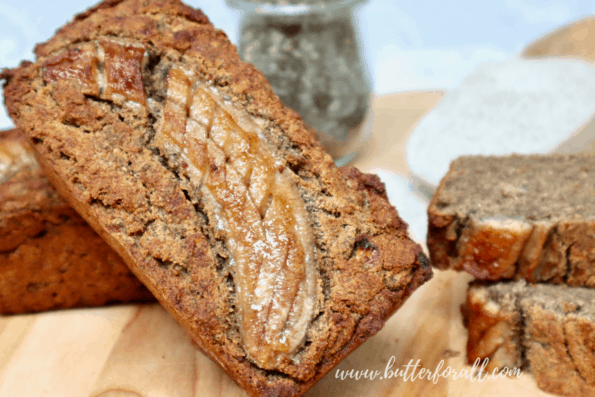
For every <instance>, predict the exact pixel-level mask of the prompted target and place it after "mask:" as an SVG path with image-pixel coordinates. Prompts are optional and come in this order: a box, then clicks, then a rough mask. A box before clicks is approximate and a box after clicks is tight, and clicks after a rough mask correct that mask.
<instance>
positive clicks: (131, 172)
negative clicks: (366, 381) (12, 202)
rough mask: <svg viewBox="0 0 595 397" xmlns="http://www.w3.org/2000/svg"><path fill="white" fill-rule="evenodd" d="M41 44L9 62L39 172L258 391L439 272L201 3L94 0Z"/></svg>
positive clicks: (289, 384)
mask: <svg viewBox="0 0 595 397" xmlns="http://www.w3.org/2000/svg"><path fill="white" fill-rule="evenodd" d="M36 55H37V61H36V62H35V63H23V64H22V65H21V66H20V67H19V68H17V69H14V70H7V71H5V72H4V73H3V74H2V77H3V78H4V79H5V80H6V83H5V91H4V93H5V102H6V105H7V108H8V111H9V114H10V116H11V117H12V118H13V120H14V121H15V123H16V124H17V126H18V127H19V128H20V129H21V130H22V131H24V132H25V134H26V135H27V136H28V138H29V141H30V142H31V144H32V146H33V147H34V149H35V151H36V152H37V155H38V157H39V159H40V162H41V164H42V166H43V167H44V169H45V171H46V174H47V175H48V176H49V178H50V179H51V180H52V182H53V183H54V185H55V186H57V187H58V189H59V191H60V193H61V194H62V195H63V196H64V197H66V198H67V199H68V200H69V202H70V203H71V204H72V205H73V206H74V208H76V210H77V211H78V212H79V213H80V214H81V215H82V216H83V217H84V218H85V219H86V220H87V221H88V222H89V223H90V224H91V225H92V226H93V228H94V229H95V230H96V231H97V232H98V233H99V234H100V235H101V236H102V237H103V238H104V239H105V240H106V241H107V242H108V243H109V244H110V245H111V246H112V247H113V248H114V249H115V250H116V251H117V252H118V253H119V254H121V256H122V257H123V258H124V260H125V261H126V263H127V264H128V265H129V266H130V268H131V269H132V270H133V272H134V273H135V274H136V275H137V276H138V277H139V279H140V280H141V281H142V282H143V283H144V284H145V285H146V286H147V287H148V288H149V289H150V290H151V291H152V292H153V294H154V295H155V296H156V297H157V299H159V301H160V302H161V303H162V304H163V305H164V306H165V307H166V308H167V309H168V310H169V311H170V313H171V314H172V315H173V316H174V317H175V318H176V319H177V321H178V322H179V323H180V324H181V325H182V326H183V327H184V328H185V329H186V330H187V331H188V333H189V334H190V336H191V337H192V338H193V340H194V341H195V342H196V343H197V345H198V346H200V348H201V349H202V350H203V351H205V352H206V353H207V354H208V355H210V356H211V358H212V359H213V360H214V361H215V362H217V363H218V364H219V365H220V366H221V367H222V368H223V369H225V370H226V371H227V373H228V374H229V375H230V376H231V377H232V378H233V379H234V380H235V381H236V382H237V383H238V384H240V385H241V386H242V387H244V388H245V389H246V391H247V392H248V393H249V394H250V395H253V396H297V395H299V394H301V393H303V392H304V391H305V390H307V389H308V388H309V387H310V386H312V384H314V382H316V381H317V380H318V379H319V378H320V377H322V376H323V375H324V374H325V373H327V372H328V371H329V370H330V369H331V368H332V367H333V366H335V365H336V364H337V363H338V362H339V361H340V360H342V359H343V358H344V357H345V356H346V355H347V354H349V353H350V352H351V351H353V350H354V349H355V348H356V347H357V346H359V345H360V344H361V343H362V342H363V341H364V340H365V339H366V338H368V337H370V336H372V335H374V334H375V333H376V332H378V331H379V330H380V329H381V328H382V326H383V325H384V323H385V321H386V319H387V318H388V317H389V316H390V315H391V314H392V313H393V312H394V311H395V310H396V309H397V308H398V307H399V306H400V305H401V304H402V303H403V302H404V300H405V299H406V298H407V297H408V296H409V295H410V294H411V293H412V292H413V291H414V290H415V289H416V288H417V287H418V286H419V285H421V284H422V283H424V282H425V281H426V280H428V279H429V278H430V277H431V269H430V267H429V263H428V260H427V258H426V257H425V256H424V254H423V253H422V251H421V248H420V247H419V246H418V245H417V244H415V243H414V242H412V241H411V240H410V239H409V238H408V236H407V231H406V229H407V226H406V224H405V223H404V222H403V221H402V220H401V219H400V218H399V216H398V214H397V212H396V210H395V209H394V208H393V207H391V205H390V204H389V202H388V200H387V196H386V193H385V190H384V186H383V185H382V183H381V182H380V181H379V179H378V178H377V177H375V176H371V175H364V174H362V173H360V172H359V171H357V170H356V169H353V168H348V169H342V170H339V169H338V168H337V167H335V165H334V163H333V161H332V159H331V157H330V156H329V155H328V154H327V153H325V152H324V150H323V149H322V148H321V146H320V144H319V143H318V142H317V141H316V139H315V138H314V134H313V132H312V131H311V130H308V129H307V128H306V127H305V126H304V123H303V121H302V119H301V118H300V117H299V116H298V115H297V114H296V113H295V112H293V111H292V110H290V109H288V108H287V107H285V106H284V105H283V104H282V103H281V102H280V101H279V99H278V97H277V96H276V95H275V94H274V93H273V91H272V89H271V87H270V85H269V83H268V82H267V81H266V79H265V78H264V77H263V75H262V74H261V73H260V72H259V71H258V70H256V69H255V68H254V67H253V66H252V65H249V64H247V63H244V62H242V61H240V59H239V58H238V55H237V53H236V50H235V47H234V46H233V45H232V44H231V43H230V42H229V40H228V39H227V37H226V36H225V34H224V33H223V32H221V31H219V30H216V29H215V28H214V27H213V26H212V25H211V24H210V22H209V21H208V19H207V17H206V16H205V15H204V14H202V12H200V11H198V10H195V9H192V8H190V7H188V6H186V5H184V4H182V3H180V2H179V1H176V0H169V1H156V0H144V1H141V0H123V1H118V0H111V1H110V0H108V1H104V2H102V3H100V4H99V5H97V6H96V7H94V8H93V9H91V10H89V11H88V12H85V13H84V14H81V15H78V16H77V17H76V18H75V19H74V20H73V21H72V22H71V23H69V24H67V25H66V26H65V27H63V28H62V29H60V30H59V31H58V32H57V34H56V35H55V36H54V37H53V38H52V39H50V40H49V41H48V42H46V43H44V44H41V45H39V46H37V48H36Z"/></svg>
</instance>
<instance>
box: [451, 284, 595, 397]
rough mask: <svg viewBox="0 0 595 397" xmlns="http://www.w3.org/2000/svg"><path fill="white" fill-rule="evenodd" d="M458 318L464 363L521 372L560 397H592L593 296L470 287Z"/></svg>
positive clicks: (524, 287)
mask: <svg viewBox="0 0 595 397" xmlns="http://www.w3.org/2000/svg"><path fill="white" fill-rule="evenodd" d="M462 312H463V315H464V318H465V322H466V325H467V328H468V331H469V336H468V342H467V360H468V362H469V363H470V364H472V363H473V362H474V361H475V360H476V359H477V358H479V359H481V360H484V359H485V358H488V359H489V364H488V367H487V368H488V370H493V369H494V368H496V367H498V368H502V367H504V366H508V367H509V368H512V367H516V368H522V369H524V370H525V371H530V372H531V373H532V374H533V376H534V377H535V379H536V381H537V385H538V386H539V387H540V388H541V389H543V390H545V391H547V392H550V393H555V394H559V395H563V396H573V397H588V396H594V395H595V290H591V289H587V288H572V287H567V286H565V285H548V284H527V283H526V282H525V281H524V280H520V281H517V282H499V283H494V284H491V285H484V284H481V283H477V282H476V283H474V284H472V285H471V286H470V288H469V290H468V293H467V302H466V303H465V305H463V307H462Z"/></svg>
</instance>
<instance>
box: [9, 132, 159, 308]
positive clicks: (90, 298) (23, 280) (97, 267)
mask: <svg viewBox="0 0 595 397" xmlns="http://www.w3.org/2000/svg"><path fill="white" fill-rule="evenodd" d="M152 299H154V298H153V296H152V295H151V293H150V292H149V290H147V289H146V288H145V287H144V285H143V284H142V283H141V282H140V281H139V280H138V279H137V278H136V277H135V276H134V275H133V274H132V272H131V271H130V269H129V268H128V266H126V264H125V263H124V261H122V259H121V258H120V256H119V255H118V254H116V252H115V251H114V250H112V249H111V248H110V246H109V245H107V243H105V242H104V241H103V239H102V238H101V237H99V236H98V235H97V233H95V232H94V231H93V229H92V228H91V227H90V226H89V225H87V223H86V222H85V221H84V220H83V219H82V218H81V217H80V216H79V215H78V214H77V213H76V211H75V210H74V209H73V208H72V207H71V206H70V205H68V204H67V203H66V202H65V201H64V200H63V199H62V197H60V195H59V194H58V192H57V191H56V190H55V189H54V188H53V187H52V186H51V185H50V183H49V181H48V180H47V179H46V178H45V176H44V175H43V173H42V172H41V169H40V168H39V166H38V164H37V162H36V161H35V158H34V157H33V154H32V153H31V151H30V150H29V148H28V147H27V145H26V142H25V140H24V138H23V136H22V135H21V134H20V133H19V132H18V130H10V131H0V314H18V313H27V312H39V311H44V310H55V309H66V308H71V307H83V306H99V305H104V304H106V303H115V302H130V301H145V300H152Z"/></svg>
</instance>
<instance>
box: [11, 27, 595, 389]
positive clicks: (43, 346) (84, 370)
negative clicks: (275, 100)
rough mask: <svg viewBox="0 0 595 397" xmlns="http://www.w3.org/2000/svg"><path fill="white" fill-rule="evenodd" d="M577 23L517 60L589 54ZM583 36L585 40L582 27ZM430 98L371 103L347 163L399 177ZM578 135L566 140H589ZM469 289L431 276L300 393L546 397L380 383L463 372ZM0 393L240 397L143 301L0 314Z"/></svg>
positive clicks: (476, 385) (463, 383)
mask: <svg viewBox="0 0 595 397" xmlns="http://www.w3.org/2000/svg"><path fill="white" fill-rule="evenodd" d="M589 26H590V24H589V23H588V24H585V25H584V26H581V27H580V29H576V28H572V27H569V28H568V31H564V30H559V31H557V33H556V34H555V35H550V36H547V37H545V38H544V39H542V40H539V41H538V42H537V43H536V45H537V46H538V47H539V48H538V50H535V51H533V52H532V51H530V48H531V47H529V49H528V50H527V51H526V54H530V55H535V56H548V55H552V54H554V55H564V54H562V53H563V52H564V51H566V52H567V53H568V54H567V55H570V56H576V52H578V53H579V54H578V56H580V55H581V54H586V53H588V54H593V53H595V39H594V38H593V37H591V36H595V34H594V33H595V32H594V33H589V31H588V28H589ZM585 27H586V28H587V32H585V31H584V30H582V29H583V28H585ZM577 31H578V32H579V33H577ZM579 36H580V37H579ZM569 37H570V39H569ZM577 37H578V39H577ZM564 40H566V42H563V43H562V44H561V41H564ZM573 40H574V41H573ZM577 40H578V42H579V43H580V51H574V52H573V49H572V48H579V47H577V46H579V44H577ZM585 40H586V41H588V42H589V43H588V44H585ZM568 42H571V45H574V46H575V47H571V46H570V47H569V44H567V43H568ZM565 43H566V44H565ZM589 46H590V47H589ZM585 48H587V49H585ZM589 48H590V50H589ZM550 49H553V50H551V51H550ZM442 96H443V93H441V92H411V93H402V94H395V95H389V96H383V97H378V98H374V100H373V101H372V109H373V111H374V120H373V125H372V131H373V135H372V137H371V139H370V140H369V141H368V142H367V145H366V150H365V151H364V152H363V154H362V155H361V156H360V157H359V158H358V159H357V160H356V164H355V165H357V166H359V167H360V168H361V169H362V170H371V169H373V168H387V169H391V170H394V171H397V172H400V173H402V174H403V175H404V176H406V175H407V172H408V170H407V165H406V160H405V150H404V149H405V144H406V139H407V136H408V134H409V132H410V131H411V130H412V128H413V127H414V126H415V124H416V123H417V122H418V121H419V120H420V119H421V117H422V116H423V115H424V114H425V113H426V112H428V110H430V109H431V108H432V107H433V106H435V105H436V104H437V103H438V101H439V100H440V98H441V97H442ZM587 130H588V131H590V129H587ZM589 133H590V132H589ZM580 135H581V134H580V133H579V140H578V142H582V141H585V142H586V141H588V140H589V139H586V138H585V136H584V134H583V136H582V138H581V137H580ZM585 139H586V140H585ZM575 146H576V145H575ZM469 280H470V277H469V276H468V275H464V274H458V273H454V272H436V275H435V277H434V278H433V279H432V280H431V281H430V282H428V283H427V284H425V285H424V286H423V287H421V288H420V289H419V290H418V291H416V292H415V293H414V295H413V296H412V297H411V298H410V299H409V300H408V301H407V302H406V304H405V305H404V306H403V307H402V308H401V310H399V311H398V312H397V313H396V314H395V315H394V316H393V317H392V318H391V319H390V320H389V321H388V322H387V324H386V326H385V328H384V329H383V330H382V331H380V332H379V333H378V334H377V335H376V336H375V337H373V338H371V339H369V340H368V341H366V342H365V343H364V344H363V345H362V346H361V347H360V348H359V349H358V350H356V351H355V352H354V353H353V354H351V355H350V356H349V357H347V358H346V359H345V360H344V361H343V362H342V363H341V364H340V365H339V366H338V367H337V368H336V369H335V370H333V371H332V372H331V373H329V374H328V375H327V376H326V377H325V378H323V379H322V380H321V381H320V382H319V383H318V384H317V385H316V386H315V387H314V388H313V389H311V390H310V391H309V392H308V393H307V394H306V396H309V397H315V396H321V397H322V396H325V397H326V396H333V397H335V396H336V397H339V396H342V397H348V396H353V397H355V396H358V397H360V396H385V397H389V396H417V395H419V396H448V397H455V396H488V397H489V396H494V397H496V396H502V395H509V396H549V394H546V393H543V392H541V391H539V390H538V389H537V387H536V385H535V382H534V381H533V379H532V377H531V376H530V375H529V374H524V375H522V376H521V378H520V379H493V380H484V381H482V382H479V381H472V380H468V379H457V380H453V379H452V378H448V379H440V380H438V381H437V382H435V383H434V382H432V381H429V380H427V379H424V380H419V379H418V380H415V381H411V380H409V381H405V380H404V379H403V378H391V379H386V378H384V374H385V369H386V367H387V364H388V363H389V362H390V361H391V358H392V357H394V365H393V367H392V368H391V370H394V369H397V368H398V367H400V366H401V365H405V364H407V363H408V362H409V361H410V360H413V362H416V361H417V360H419V363H420V366H421V367H423V368H426V369H429V370H432V371H433V370H434V368H435V367H436V366H437V365H438V363H440V361H441V360H444V367H446V366H451V367H452V368H454V369H455V370H457V371H461V370H463V369H466V370H467V371H469V370H470V369H471V367H469V366H466V365H465V363H464V352H465V343H466V338H467V333H466V330H465V329H464V328H463V326H462V318H461V314H460V311H459V307H460V304H461V303H462V302H463V301H464V299H465V292H466V285H467V282H468V281H469ZM352 369H353V370H362V371H363V370H366V369H367V370H370V371H375V370H378V371H379V372H380V376H382V377H383V379H380V378H376V379H375V380H368V379H359V380H355V379H350V378H347V379H345V380H341V379H340V378H337V370H339V373H340V371H350V370H352ZM0 396H2V397H9V396H11V397H12V396H15V397H22V396H27V397H28V396H58V397H68V396H73V397H74V396H76V397H81V396H82V397H86V396H93V397H97V396H102V397H154V396H155V397H157V396H176V397H177V396H180V397H199V396H200V397H202V396H232V397H233V396H245V393H244V392H243V391H242V390H241V389H240V388H239V387H238V386H236V385H235V384H234V383H233V382H232V381H231V380H230V379H229V378H228V377H227V376H226V375H225V373H224V372H223V371H222V370H220V369H219V368H218V367H217V366H216V365H215V364H214V363H212V362H211V361H210V360H209V359H208V358H207V357H206V356H204V355H203V354H202V353H200V352H198V351H197V350H196V349H195V348H194V346H193V345H192V343H191V341H190V339H189V338H188V336H186V334H185V333H184V331H183V330H182V328H181V327H179V326H178V325H177V324H176V323H175V322H174V320H173V319H172V318H171V317H170V316H169V314H168V313H167V312H166V311H165V310H164V309H163V308H161V306H159V305H158V304H144V305H122V306H113V307H107V308H106V307H103V308H93V309H78V310H67V311H58V312H50V313H42V314H35V315H20V316H7V317H0Z"/></svg>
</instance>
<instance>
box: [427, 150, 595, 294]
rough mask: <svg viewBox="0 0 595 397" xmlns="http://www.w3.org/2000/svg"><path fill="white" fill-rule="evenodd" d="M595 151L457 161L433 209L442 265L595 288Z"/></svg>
mask: <svg viewBox="0 0 595 397" xmlns="http://www.w3.org/2000/svg"><path fill="white" fill-rule="evenodd" d="M593 197H595V156H588V155H563V154H558V155H544V156H536V155H533V156H521V155H513V156H508V157H482V156H469V157H461V158H459V159H457V160H455V161H454V162H453V163H452V164H451V166H450V170H449V172H448V174H447V175H446V176H445V177H444V179H443V180H442V182H441V183H440V186H439V188H438V190H437V192H436V195H435V196H434V198H433V199H432V202H431V203H430V206H429V209H428V217H429V228H428V248H429V251H430V258H431V260H432V264H433V265H434V266H435V267H437V268H440V269H456V270H466V271H467V272H469V273H471V274H472V275H473V276H475V277H476V278H478V279H483V280H500V279H525V280H527V281H529V282H541V283H553V284H568V285H570V286H578V287H580V286H583V287H595V200H593Z"/></svg>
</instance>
